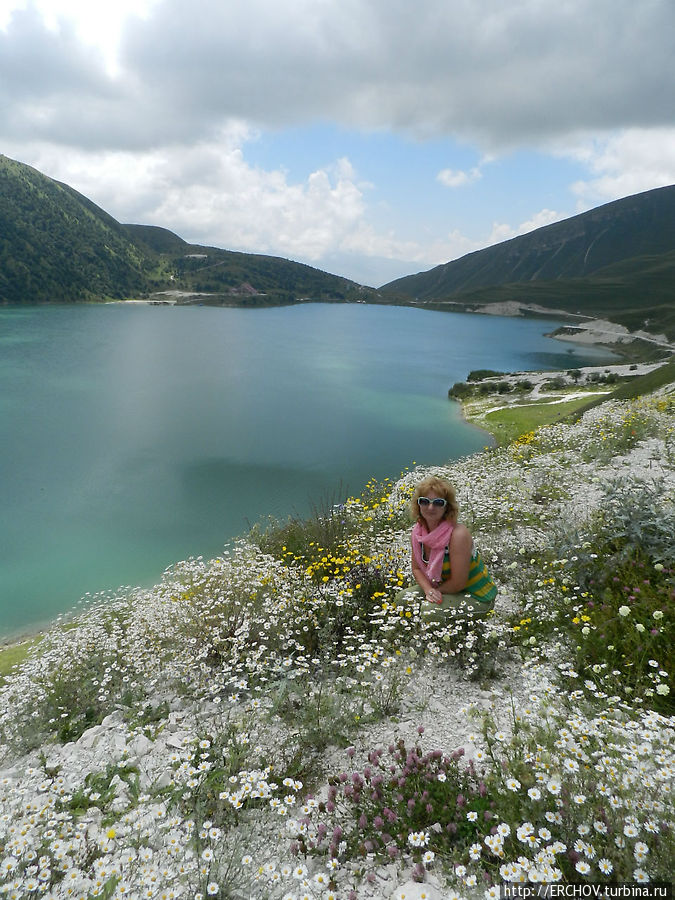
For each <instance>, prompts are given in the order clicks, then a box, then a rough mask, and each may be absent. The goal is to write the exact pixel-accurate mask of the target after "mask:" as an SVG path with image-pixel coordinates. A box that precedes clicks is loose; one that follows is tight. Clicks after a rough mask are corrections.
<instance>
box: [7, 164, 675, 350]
mask: <svg viewBox="0 0 675 900" xmlns="http://www.w3.org/2000/svg"><path fill="white" fill-rule="evenodd" d="M166 291H171V292H178V294H175V293H174V297H175V296H177V295H178V296H179V297H181V298H182V301H183V302H201V303H218V304H225V305H233V306H263V305H265V306H269V305H277V304H279V303H294V302H297V301H299V300H322V301H335V302H353V301H356V300H360V301H366V302H370V303H404V304H411V305H412V304H414V305H419V306H425V307H429V308H434V309H452V310H467V311H477V310H478V311H480V310H483V308H484V307H486V306H489V305H491V304H495V303H503V302H508V303H509V304H510V306H511V308H518V307H520V306H522V307H532V306H539V307H543V308H545V309H549V310H557V311H561V310H562V311H565V312H568V313H570V314H580V315H584V316H594V317H595V316H599V317H603V318H607V319H610V320H611V321H614V322H617V323H619V324H622V325H625V326H626V327H628V328H629V329H630V330H631V331H635V330H639V329H644V330H646V331H649V332H652V333H660V332H664V333H665V334H666V335H668V337H669V338H671V339H673V340H675V185H674V186H670V187H664V188H659V189H657V190H653V191H646V192H645V193H642V194H636V195H634V196H632V197H627V198H625V199H623V200H617V201H615V202H614V203H607V204H605V205H604V206H600V207H598V208H597V209H593V210H591V211H590V212H586V213H582V214H581V215H578V216H574V217H572V218H570V219H566V220H565V221H562V222H557V223H555V224H553V225H547V226H546V227H544V228H538V229H537V230H536V231H533V232H531V233H530V234H526V235H523V236H521V237H517V238H513V239H512V240H509V241H504V242H503V243H501V244H496V245H495V246H493V247H488V248H487V249H485V250H479V251H477V252H475V253H469V254H467V255H466V256H464V257H462V258H461V259H458V260H454V261H453V262H449V263H446V264H445V265H442V266H436V267H435V268H433V269H431V270H429V271H427V272H420V273H418V274H416V275H409V276H407V277H406V278H399V279H397V280H396V281H392V282H390V283H389V284H386V285H384V286H383V287H381V288H379V289H377V290H376V289H374V288H370V287H364V286H362V285H358V284H356V283H355V282H353V281H350V280H348V279H346V278H341V277H339V276H337V275H331V274H329V273H327V272H323V271H321V270H320V269H315V268H313V267H311V266H307V265H303V264H302V263H297V262H292V261H290V260H287V259H281V258H279V257H273V256H262V255H258V254H253V253H236V252H233V251H229V250H222V249H219V248H217V247H203V246H200V245H196V244H188V243H187V242H186V241H184V240H183V239H182V238H180V237H179V236H178V235H176V234H174V233H173V232H171V231H168V230H167V229H164V228H159V227H155V226H148V225H123V224H121V223H119V222H117V221H116V220H115V219H114V218H113V217H112V216H110V215H108V213H106V212H105V211H104V210H102V209H101V208H100V207H98V206H96V205H95V204H94V203H92V202H91V201H90V200H88V199H87V198H86V197H84V196H83V195H82V194H79V193H78V192H77V191H75V190H73V188H71V187H69V186H68V185H66V184H61V183H60V182H58V181H54V180H53V179H51V178H48V177H47V176H46V175H43V174H41V173H40V172H38V171H37V170H36V169H33V168H32V167H30V166H27V165H24V164H23V163H20V162H16V161H14V160H11V159H8V158H7V157H5V156H2V155H0V304H36V303H72V302H77V301H97V300H106V299H125V298H138V297H158V298H159V297H161V296H162V295H163V294H162V292H166Z"/></svg>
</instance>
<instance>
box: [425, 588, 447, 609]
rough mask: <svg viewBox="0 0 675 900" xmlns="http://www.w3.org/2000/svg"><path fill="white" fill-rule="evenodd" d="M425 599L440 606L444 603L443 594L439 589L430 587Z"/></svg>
mask: <svg viewBox="0 0 675 900" xmlns="http://www.w3.org/2000/svg"><path fill="white" fill-rule="evenodd" d="M425 597H426V598H427V600H428V602H429V603H436V604H438V605H440V604H441V603H442V602H443V594H441V592H440V591H439V589H438V588H435V587H430V588H429V590H428V591H427V592H426V594H425Z"/></svg>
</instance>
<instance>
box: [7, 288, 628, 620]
mask: <svg viewBox="0 0 675 900" xmlns="http://www.w3.org/2000/svg"><path fill="white" fill-rule="evenodd" d="M557 324H559V323H555V322H551V321H541V320H533V319H530V320H523V319H509V318H504V317H492V316H472V315H462V314H454V313H452V314H451V313H440V312H429V311H422V310H417V309H410V308H406V307H379V306H367V305H363V304H354V305H337V304H335V305H333V304H303V305H298V306H292V307H282V308H273V309H260V310H242V309H219V308H211V307H174V308H171V307H154V306H127V305H120V304H110V305H105V306H89V305H86V306H66V307H38V308H20V309H18V308H5V309H0V470H1V471H0V502H1V504H2V517H1V518H0V636H11V635H14V634H17V633H19V632H21V631H25V630H29V629H34V628H37V627H39V626H41V625H43V624H45V623H47V622H49V621H50V620H53V619H54V618H55V617H56V616H57V615H59V614H60V613H62V612H64V611H66V610H68V609H70V608H71V607H72V606H73V605H74V603H75V602H76V601H77V600H78V599H79V598H80V597H81V596H82V595H84V594H86V593H94V592H98V591H102V590H105V589H108V588H116V587H118V586H119V585H137V584H152V583H154V582H155V581H157V580H158V579H159V577H160V576H161V573H162V571H163V570H164V569H165V568H166V567H167V566H168V565H170V564H171V563H173V562H176V561H178V560H179V559H184V558H186V557H188V556H192V555H203V556H207V557H209V556H215V555H217V554H218V553H219V552H221V551H222V549H223V546H224V544H225V543H226V542H227V541H228V540H229V539H231V538H232V537H235V536H237V535H240V534H242V533H244V532H246V531H247V529H248V526H249V524H250V523H253V522H255V521H256V520H259V519H260V518H261V517H264V516H266V515H268V514H272V515H275V516H282V517H283V516H285V515H287V514H289V513H293V512H298V513H303V514H304V513H305V512H306V511H307V510H308V509H309V508H310V505H311V502H312V501H313V500H314V501H317V500H319V501H320V500H321V499H322V498H327V497H330V496H333V495H334V492H335V491H336V490H337V489H338V488H339V487H341V488H342V489H344V490H346V491H349V492H350V493H351V494H358V493H360V492H361V489H362V488H363V486H364V485H365V483H366V482H367V481H368V479H369V478H371V477H375V478H384V477H387V476H388V477H392V478H395V477H397V476H398V475H399V474H400V472H401V471H402V470H403V469H405V468H406V467H408V466H411V465H412V464H413V463H414V462H416V463H419V464H424V463H440V462H443V461H445V460H448V459H456V458H458V457H460V456H464V455H466V454H469V453H473V452H475V451H477V450H479V449H481V448H482V447H484V446H485V444H486V442H487V440H486V436H485V435H484V434H482V433H481V432H479V431H477V430H476V429H474V428H472V427H471V426H468V425H466V424H465V423H464V422H463V421H462V420H461V417H460V409H459V406H458V405H457V404H455V403H453V402H451V401H449V400H448V398H447V392H448V388H449V387H450V386H451V385H452V384H453V383H454V382H456V381H463V380H465V378H466V376H467V374H468V372H469V371H470V370H471V369H477V368H490V369H497V370H503V371H515V370H528V369H530V370H531V369H547V368H573V367H576V366H581V365H590V364H596V365H597V364H602V363H605V362H608V361H609V360H610V356H609V354H608V353H607V352H606V351H602V350H596V349H594V348H589V347H578V348H577V347H573V346H571V345H568V344H563V343H561V342H557V341H555V340H553V339H550V338H545V337H544V336H543V332H544V331H549V330H552V329H553V328H555V327H556V325H557ZM335 499H336V500H337V499H341V498H340V497H339V496H337V495H335Z"/></svg>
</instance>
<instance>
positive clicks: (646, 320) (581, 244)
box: [381, 185, 675, 338]
mask: <svg viewBox="0 0 675 900" xmlns="http://www.w3.org/2000/svg"><path fill="white" fill-rule="evenodd" d="M381 290H382V291H392V292H395V293H397V294H402V295H404V296H406V297H408V298H409V299H411V300H413V299H414V300H416V301H418V302H421V303H423V304H425V305H431V304H433V305H434V307H435V308H442V307H443V306H444V305H449V304H452V306H448V308H465V309H476V308H479V307H482V306H484V305H489V304H494V303H504V302H510V303H511V304H514V303H515V304H522V305H532V304H535V305H540V306H543V307H546V308H549V309H559V310H564V311H566V312H569V313H580V314H582V315H584V314H585V315H593V316H601V317H604V318H608V319H610V320H611V321H613V322H617V323H619V324H622V325H625V326H626V327H628V328H629V329H630V330H631V331H634V330H639V329H645V330H648V331H650V332H655V331H663V332H665V333H666V334H667V335H668V336H669V337H670V338H675V185H671V186H669V187H663V188H657V189H656V190H653V191H646V192H644V193H642V194H635V195H634V196H632V197H626V198H624V199H623V200H616V201H614V202H613V203H607V204H605V205H604V206H599V207H598V208H597V209H593V210H590V211H589V212H586V213H582V214H581V215H578V216H573V217H572V218H570V219H565V220H564V221H562V222H556V223H555V224H553V225H546V226H545V227H543V228H538V229H537V230H536V231H532V232H530V233H529V234H525V235H522V236H521V237H517V238H513V239H512V240H509V241H504V242H503V243H501V244H496V245H495V246H493V247H488V248H486V249H485V250H478V251H477V252H475V253H469V254H467V255H466V256H463V257H462V258H461V259H457V260H454V261H453V262H449V263H445V265H441V266H436V267H435V268H433V269H431V270H429V271H427V272H420V273H419V274H417V275H409V276H407V277H405V278H399V279H397V280H396V281H392V282H390V283H389V284H386V285H384V286H383V287H382V288H381Z"/></svg>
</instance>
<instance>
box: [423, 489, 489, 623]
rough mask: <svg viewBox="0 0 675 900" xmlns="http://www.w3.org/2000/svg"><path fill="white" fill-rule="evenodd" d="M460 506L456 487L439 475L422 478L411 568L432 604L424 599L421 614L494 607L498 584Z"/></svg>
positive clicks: (481, 610)
mask: <svg viewBox="0 0 675 900" xmlns="http://www.w3.org/2000/svg"><path fill="white" fill-rule="evenodd" d="M457 509H458V507H457V500H456V498H455V491H454V488H453V487H452V485H451V484H450V483H449V482H448V481H446V480H445V479H444V478H437V477H435V476H431V477H429V478H425V479H424V480H423V481H421V482H420V483H419V484H418V485H417V487H416V488H415V491H414V493H413V495H412V498H411V500H410V514H411V517H412V518H413V519H414V520H415V525H414V527H413V530H412V534H411V544H412V573H413V577H414V579H415V581H416V582H417V584H418V586H419V589H420V591H421V593H422V594H423V595H424V598H425V600H426V601H427V603H428V604H431V606H426V604H423V607H422V613H423V615H427V616H429V615H434V614H435V613H437V611H439V610H446V609H458V608H460V607H462V606H464V607H465V608H467V609H468V610H469V611H470V612H471V613H472V614H473V615H486V614H487V613H488V612H489V611H490V610H491V609H492V608H493V607H494V601H495V597H496V596H497V588H496V587H495V584H494V582H493V581H492V579H491V578H490V575H489V573H488V571H487V568H486V566H485V563H484V562H483V560H482V558H481V555H480V553H479V552H478V550H477V549H476V548H475V547H474V544H473V538H472V537H471V533H470V532H469V530H468V528H467V527H466V526H465V525H460V524H458V522H457ZM434 617H436V616H434Z"/></svg>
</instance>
